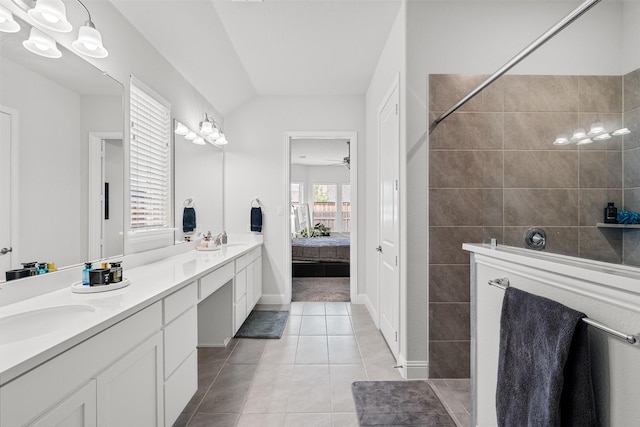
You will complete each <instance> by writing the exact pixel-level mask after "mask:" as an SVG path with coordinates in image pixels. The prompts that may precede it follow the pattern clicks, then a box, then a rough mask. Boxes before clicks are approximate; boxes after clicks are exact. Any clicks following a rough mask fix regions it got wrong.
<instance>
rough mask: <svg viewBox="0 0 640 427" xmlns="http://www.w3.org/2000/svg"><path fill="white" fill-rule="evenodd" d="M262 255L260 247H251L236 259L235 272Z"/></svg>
mask: <svg viewBox="0 0 640 427" xmlns="http://www.w3.org/2000/svg"><path fill="white" fill-rule="evenodd" d="M260 255H262V247H261V246H258V247H257V248H254V249H252V250H251V251H249V252H247V253H246V254H244V255H242V256H241V257H240V258H238V259H237V260H236V273H237V272H239V271H240V270H242V269H244V268H246V267H247V266H248V265H249V264H251V263H252V262H253V261H255V260H256V259H258V257H260Z"/></svg>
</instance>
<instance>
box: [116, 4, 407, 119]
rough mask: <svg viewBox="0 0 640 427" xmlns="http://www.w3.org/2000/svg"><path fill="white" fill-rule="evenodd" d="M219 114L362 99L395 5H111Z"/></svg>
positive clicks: (396, 11)
mask: <svg viewBox="0 0 640 427" xmlns="http://www.w3.org/2000/svg"><path fill="white" fill-rule="evenodd" d="M110 1H111V2H112V3H113V4H114V6H115V7H116V8H117V9H118V10H119V11H120V13H122V15H124V17H125V18H126V19H127V20H129V21H130V22H131V24H133V25H134V26H135V27H136V28H137V29H138V30H139V31H140V33H141V34H142V35H143V36H144V37H145V38H146V39H147V40H148V41H149V42H150V43H151V44H152V45H153V46H154V47H155V48H156V49H157V50H158V51H159V52H160V53H161V54H162V55H163V56H164V57H165V58H166V59H167V60H168V61H169V62H170V63H171V64H172V65H173V66H174V67H175V68H176V69H177V70H178V71H179V72H180V73H181V74H182V75H183V76H184V77H185V78H186V79H187V80H188V81H190V82H191V83H192V84H193V85H194V86H195V87H196V88H197V89H198V90H199V91H200V92H201V93H202V94H203V95H204V96H205V97H206V98H207V99H208V100H209V101H210V102H211V104H212V105H214V106H215V107H216V108H217V109H218V110H219V111H220V112H221V113H222V114H226V113H229V112H231V111H233V110H234V109H236V108H238V107H239V106H240V105H242V104H243V103H245V102H247V101H248V100H250V99H251V98H253V97H255V96H260V95H301V96H308V95H363V94H364V93H365V92H366V89H367V86H368V84H369V81H370V79H371V76H372V74H373V71H374V69H375V66H376V64H377V61H378V58H379V57H380V53H381V52H382V49H383V47H384V43H385V42H386V40H387V37H388V35H389V31H390V29H391V26H392V25H393V22H394V20H395V18H396V15H397V13H398V10H399V7H400V0H265V1H232V0H162V1H157V0H156V1H149V0H110Z"/></svg>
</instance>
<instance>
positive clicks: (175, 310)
mask: <svg viewBox="0 0 640 427" xmlns="http://www.w3.org/2000/svg"><path fill="white" fill-rule="evenodd" d="M197 302H198V287H197V286H196V283H195V282H193V283H190V284H188V285H187V286H185V287H184V288H182V289H180V290H179V291H177V292H174V293H172V294H171V295H169V296H168V297H166V298H165V299H164V300H163V305H164V322H163V323H164V324H165V325H166V324H167V323H169V322H171V321H172V320H173V319H175V318H176V317H178V316H179V315H180V314H181V313H184V312H185V311H187V309H188V308H189V307H191V306H193V305H195V304H196V303H197Z"/></svg>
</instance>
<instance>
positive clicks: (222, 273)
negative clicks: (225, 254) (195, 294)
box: [200, 262, 234, 300]
mask: <svg viewBox="0 0 640 427" xmlns="http://www.w3.org/2000/svg"><path fill="white" fill-rule="evenodd" d="M233 268H234V267H233V262H230V263H229V264H226V265H224V266H222V267H220V268H219V269H217V270H216V271H213V272H211V273H209V274H207V275H206V276H204V277H201V278H200V299H201V300H202V299H205V298H206V297H208V296H209V295H211V294H212V293H214V292H215V291H217V290H218V289H220V288H221V287H222V286H223V285H224V284H225V283H227V282H228V281H229V280H231V279H233V274H234V269H233Z"/></svg>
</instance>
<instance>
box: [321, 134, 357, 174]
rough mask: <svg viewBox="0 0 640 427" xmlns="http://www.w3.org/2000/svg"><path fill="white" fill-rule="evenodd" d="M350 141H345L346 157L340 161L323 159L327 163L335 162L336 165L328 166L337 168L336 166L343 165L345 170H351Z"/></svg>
mask: <svg viewBox="0 0 640 427" xmlns="http://www.w3.org/2000/svg"><path fill="white" fill-rule="evenodd" d="M350 142H351V141H346V143H347V149H348V150H349V151H348V153H347V157H343V158H342V160H338V159H325V160H326V161H328V162H336V163H332V164H330V165H329V166H337V165H343V166H344V167H346V168H347V169H351V144H350Z"/></svg>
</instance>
